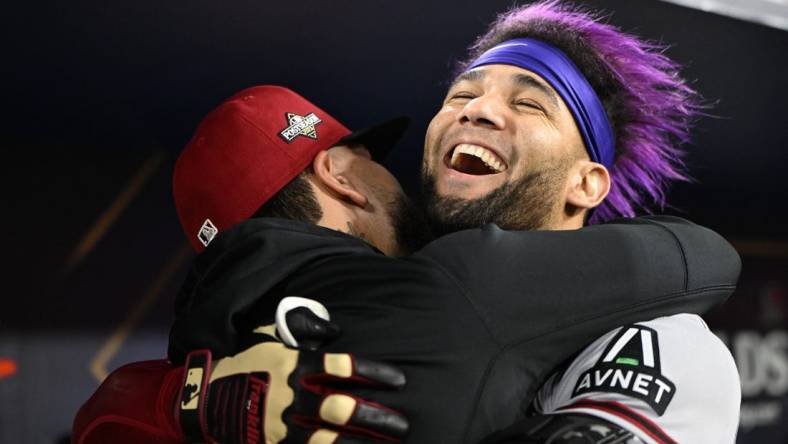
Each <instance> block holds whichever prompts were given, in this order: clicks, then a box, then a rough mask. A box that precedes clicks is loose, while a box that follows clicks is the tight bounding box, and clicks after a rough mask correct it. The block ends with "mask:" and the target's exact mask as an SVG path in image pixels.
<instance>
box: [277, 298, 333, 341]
mask: <svg viewBox="0 0 788 444" xmlns="http://www.w3.org/2000/svg"><path fill="white" fill-rule="evenodd" d="M276 329H277V332H278V333H279V337H281V338H282V341H283V342H284V343H285V344H287V345H288V346H290V347H294V348H305V349H307V350H316V349H317V348H318V347H319V346H320V345H322V344H324V343H326V342H328V341H330V340H332V339H334V338H336V337H337V336H339V334H340V329H339V326H337V325H336V324H334V323H332V322H331V316H330V315H329V313H328V310H326V307H324V306H323V304H321V303H319V302H317V301H315V300H312V299H307V298H301V297H297V296H288V297H286V298H284V299H282V300H281V301H280V302H279V305H278V306H277V308H276Z"/></svg>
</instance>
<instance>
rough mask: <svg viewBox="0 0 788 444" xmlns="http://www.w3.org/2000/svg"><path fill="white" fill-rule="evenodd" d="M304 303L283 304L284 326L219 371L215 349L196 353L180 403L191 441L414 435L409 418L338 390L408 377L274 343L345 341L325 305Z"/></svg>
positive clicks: (267, 329) (334, 440)
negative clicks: (338, 337)
mask: <svg viewBox="0 0 788 444" xmlns="http://www.w3.org/2000/svg"><path fill="white" fill-rule="evenodd" d="M288 299H292V298H288ZM296 299H300V298H296ZM303 301H309V300H303V299H301V300H300V301H296V302H297V303H295V304H290V305H287V304H285V308H284V309H281V308H282V307H283V305H280V310H279V311H278V314H277V320H278V321H280V322H278V325H277V326H276V327H275V326H273V325H270V326H263V327H259V328H257V329H256V330H255V332H256V333H257V334H258V335H259V336H260V339H261V342H260V343H258V344H255V345H253V346H251V347H250V348H248V349H246V350H244V351H243V352H241V353H239V354H237V355H234V356H231V357H227V358H223V359H220V360H218V361H217V362H216V363H213V365H212V363H211V355H210V352H208V351H207V350H200V351H195V352H192V353H190V354H189V356H188V357H187V361H186V371H185V374H184V382H183V388H182V392H181V396H180V404H179V415H180V421H181V427H182V429H183V431H184V433H185V434H186V435H187V437H188V438H190V439H192V440H196V441H202V440H205V441H207V442H209V443H224V444H229V443H241V442H244V443H246V442H265V443H267V444H268V443H301V444H303V443H309V444H323V443H325V444H353V443H363V442H370V440H378V441H379V440H386V441H397V440H398V438H400V437H402V436H404V435H405V433H407V430H408V422H407V420H406V419H405V417H404V416H403V415H402V414H400V413H398V412H396V411H394V410H391V409H389V408H387V407H385V406H382V405H379V404H376V403H373V402H368V401H365V400H363V399H360V398H358V397H357V396H355V395H353V394H351V393H349V392H346V391H340V390H337V389H336V388H332V384H333V383H338V384H340V385H342V386H343V387H345V388H353V387H380V388H402V387H403V386H404V385H405V376H404V374H403V373H402V372H400V371H399V370H398V369H396V368H394V367H392V366H390V365H387V364H383V363H378V362H373V361H369V360H365V359H361V358H357V357H354V356H352V355H350V354H345V353H325V354H324V353H318V352H315V351H311V350H301V351H299V350H294V349H291V348H288V347H287V346H285V344H283V343H281V342H280V341H279V340H278V339H277V338H276V337H275V336H274V334H278V335H280V336H284V337H286V338H287V340H288V342H289V343H291V344H294V345H296V344H298V343H299V342H301V343H302V344H306V345H308V346H309V347H310V348H316V347H317V346H318V345H319V344H320V343H321V342H322V341H323V340H325V339H330V338H331V337H333V336H336V335H337V334H339V330H338V328H337V327H336V326H335V325H334V324H331V323H330V322H329V321H328V312H325V313H323V312H324V311H325V308H322V305H320V304H318V303H316V302H314V301H311V302H314V303H315V304H317V305H318V306H319V307H316V306H314V305H312V304H310V303H307V304H304V302H303ZM321 308H322V311H321ZM275 330H276V332H277V333H274V331H275ZM283 333H284V334H283Z"/></svg>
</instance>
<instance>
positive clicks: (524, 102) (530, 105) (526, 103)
mask: <svg viewBox="0 0 788 444" xmlns="http://www.w3.org/2000/svg"><path fill="white" fill-rule="evenodd" d="M515 105H517V106H518V107H526V108H530V109H535V110H537V111H541V112H543V113H546V111H545V109H544V108H543V107H542V105H539V104H538V103H536V102H531V101H530V100H520V101H518V102H515Z"/></svg>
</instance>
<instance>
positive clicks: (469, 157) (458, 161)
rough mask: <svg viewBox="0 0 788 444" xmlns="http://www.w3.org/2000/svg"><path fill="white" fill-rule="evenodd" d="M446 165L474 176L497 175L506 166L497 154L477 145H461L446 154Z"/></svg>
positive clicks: (504, 169)
mask: <svg viewBox="0 0 788 444" xmlns="http://www.w3.org/2000/svg"><path fill="white" fill-rule="evenodd" d="M445 161H446V165H447V166H448V167H449V168H451V169H453V170H456V171H459V172H461V173H464V174H472V175H474V176H485V175H488V174H498V173H502V172H504V171H506V168H507V165H506V163H505V162H504V161H503V159H501V158H500V157H498V155H497V154H495V153H494V152H492V151H490V150H488V149H487V148H484V147H482V146H478V145H471V144H467V143H461V144H459V145H457V146H455V147H454V149H452V150H450V151H449V152H448V153H446V159H445Z"/></svg>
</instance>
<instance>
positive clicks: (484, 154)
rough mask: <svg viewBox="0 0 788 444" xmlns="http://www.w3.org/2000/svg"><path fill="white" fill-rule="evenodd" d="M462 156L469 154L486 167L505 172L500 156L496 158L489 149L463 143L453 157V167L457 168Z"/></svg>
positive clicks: (456, 149)
mask: <svg viewBox="0 0 788 444" xmlns="http://www.w3.org/2000/svg"><path fill="white" fill-rule="evenodd" d="M460 154H467V155H470V156H474V157H478V158H479V159H481V161H482V162H484V164H485V165H487V166H488V167H490V168H491V169H492V170H494V171H496V172H498V173H500V172H501V171H503V170H504V166H503V162H501V161H500V160H498V156H496V155H495V154H494V153H493V152H492V151H490V150H488V149H487V148H484V147H481V146H477V145H470V144H467V143H461V144H459V145H457V147H456V148H454V152H453V153H452V155H451V165H452V166H456V165H457V161H458V160H459V158H460Z"/></svg>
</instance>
